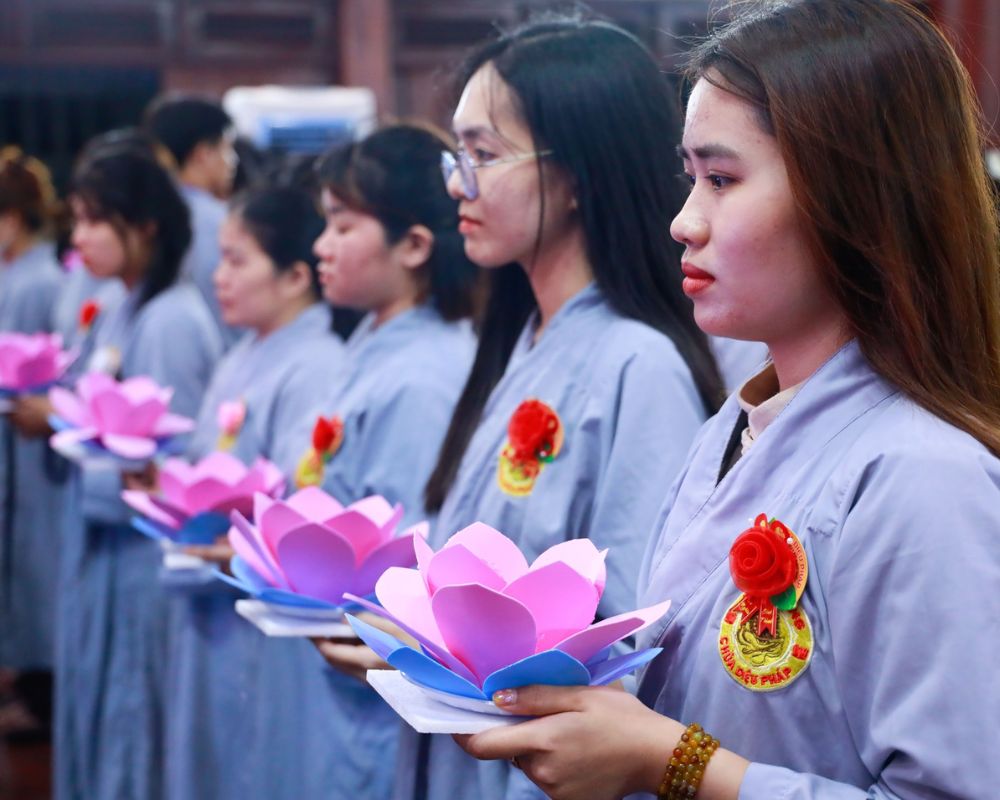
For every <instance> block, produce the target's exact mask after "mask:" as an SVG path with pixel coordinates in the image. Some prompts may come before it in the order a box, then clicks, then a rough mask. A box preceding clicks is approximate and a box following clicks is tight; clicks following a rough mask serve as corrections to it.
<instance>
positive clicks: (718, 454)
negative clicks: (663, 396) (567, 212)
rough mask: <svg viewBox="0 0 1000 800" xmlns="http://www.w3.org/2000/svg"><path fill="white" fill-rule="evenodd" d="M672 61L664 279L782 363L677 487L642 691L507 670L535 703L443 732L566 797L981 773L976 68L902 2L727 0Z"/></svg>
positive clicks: (956, 784) (983, 781)
mask: <svg viewBox="0 0 1000 800" xmlns="http://www.w3.org/2000/svg"><path fill="white" fill-rule="evenodd" d="M690 76H691V77H692V78H693V79H694V81H695V83H694V89H693V93H692V95H691V98H690V102H689V104H688V110H687V120H686V124H685V130H684V137H683V141H682V147H681V154H682V156H683V160H684V168H685V172H686V173H687V174H688V175H689V176H690V179H691V184H692V190H691V195H690V197H689V199H688V202H687V204H686V205H685V207H684V209H683V210H682V212H681V213H680V215H679V216H678V217H677V218H676V219H675V220H674V222H673V225H672V229H671V230H672V233H673V235H674V237H675V238H676V239H677V240H678V241H679V242H681V243H682V244H683V245H684V247H685V252H684V256H683V262H682V269H683V272H684V274H685V288H686V291H687V292H688V294H689V295H690V296H691V297H692V298H693V299H694V303H695V315H696V318H697V320H698V322H699V324H700V325H701V326H702V328H703V329H705V330H706V331H709V332H711V333H715V334H723V335H728V336H735V337H741V338H748V339H756V338H759V339H761V340H763V341H765V342H766V343H767V344H768V346H769V349H770V352H771V355H772V357H773V363H772V364H771V365H769V366H768V367H767V368H766V369H765V370H764V371H763V372H761V373H759V374H758V375H756V376H755V377H753V378H751V379H750V380H749V381H748V382H747V383H746V384H744V386H743V387H742V389H741V390H740V391H739V392H738V393H737V394H736V395H734V396H733V397H731V398H730V400H729V401H728V402H727V404H726V405H725V406H724V407H723V408H722V410H721V411H720V412H719V414H718V415H717V416H716V417H715V418H714V419H713V420H712V421H710V422H709V424H708V425H707V426H706V427H705V428H704V429H703V431H702V432H701V434H700V436H699V439H698V442H697V444H696V445H695V448H694V450H693V451H692V454H691V457H690V459H689V462H688V464H687V467H686V469H685V470H684V472H683V473H682V477H681V480H680V482H679V483H678V484H677V485H676V486H675V488H674V490H673V492H672V493H671V496H670V497H669V498H668V502H667V505H666V510H665V512H664V515H663V521H662V524H661V529H660V531H659V534H658V536H657V538H656V540H655V541H654V543H653V546H652V547H651V548H650V550H649V552H648V553H647V559H646V564H645V569H644V571H643V576H642V579H641V581H640V594H641V595H643V601H644V602H645V603H649V602H652V601H654V600H661V599H663V598H666V597H670V598H672V599H673V607H672V608H671V610H670V612H669V613H668V615H667V616H666V617H665V619H664V620H663V621H662V622H661V623H659V624H658V625H657V626H655V627H654V628H652V629H651V630H649V631H647V632H646V633H645V634H644V635H643V637H642V638H643V642H642V643H643V644H658V645H660V646H662V647H663V648H664V651H663V653H662V655H660V656H659V657H658V658H657V659H656V660H655V661H654V662H652V664H651V665H650V666H649V668H648V669H647V670H646V672H645V674H644V675H643V676H642V679H641V681H640V686H639V698H640V700H641V701H642V702H640V700H636V699H635V698H633V697H631V696H629V695H627V694H625V693H624V692H617V691H614V690H612V689H593V690H591V689H566V688H562V689H556V688H551V687H532V688H522V689H517V690H513V691H504V692H500V693H498V696H497V697H496V700H497V701H498V702H499V703H500V704H501V705H502V706H504V707H505V708H507V709H508V710H510V711H512V712H513V713H517V714H532V715H544V716H542V717H541V718H540V719H537V720H534V721H531V722H528V723H525V724H523V725H517V726H514V727H510V728H498V729H494V730H491V731H488V732H486V733H483V734H479V735H477V736H474V737H471V738H465V739H463V743H464V745H465V747H466V748H467V749H468V750H469V752H471V753H473V754H475V755H477V756H479V757H481V758H514V759H516V762H517V763H518V764H519V765H520V766H521V767H522V769H524V771H525V772H526V774H528V775H529V777H531V778H532V779H533V780H535V781H536V783H538V784H539V785H540V786H542V788H543V789H545V791H546V792H548V793H549V794H550V795H551V796H552V797H557V798H583V797H586V798H612V797H620V796H622V795H624V794H628V793H629V792H637V791H645V792H658V793H659V796H660V797H664V798H677V797H694V796H697V797H698V798H704V800H716V799H725V800H735V798H737V797H739V798H741V800H765V799H766V800H772V798H778V797H796V798H817V800H827V799H829V800H833V799H834V798H836V799H837V800H853V799H854V798H858V799H859V800H860V798H865V797H867V798H902V797H906V798H913V797H931V796H933V797H941V798H972V797H976V798H979V797H989V796H992V795H993V794H994V793H995V792H996V786H997V784H998V781H1000V762H998V760H997V758H996V753H997V751H998V749H1000V733H998V728H997V725H996V720H997V718H998V716H1000V694H998V693H997V691H996V687H995V682H996V661H995V641H996V639H997V635H998V633H1000V627H998V619H1000V547H998V546H997V539H998V531H1000V462H998V460H997V457H996V456H997V454H1000V313H998V300H1000V285H998V276H1000V264H998V253H1000V239H998V232H997V219H996V207H995V203H994V198H993V195H992V194H991V191H990V189H989V185H988V181H987V176H986V170H985V168H984V165H983V159H982V152H981V145H982V143H981V141H980V138H979V136H978V135H977V119H976V111H975V104H974V101H973V99H972V95H971V91H970V86H969V80H968V76H967V74H966V73H965V71H964V70H963V68H962V66H961V64H960V62H959V60H958V58H957V57H956V55H955V53H954V51H953V50H952V48H951V47H950V46H949V44H948V43H947V41H946V40H945V38H944V37H943V36H942V35H941V33H940V32H939V31H938V30H937V29H936V28H935V26H934V25H933V24H932V23H931V22H930V21H928V20H927V19H926V18H925V17H924V16H922V15H921V13H920V12H919V11H918V10H916V9H915V8H914V7H913V6H911V5H909V4H907V3H904V2H901V0H792V2H784V3H766V4H757V7H756V8H755V9H753V10H747V9H746V8H745V6H744V10H742V11H741V12H740V13H739V14H738V16H737V19H736V20H735V21H734V22H733V23H732V24H731V25H730V26H728V27H726V28H724V29H722V30H721V31H719V32H718V33H716V34H715V35H713V36H712V38H711V39H709V40H708V41H707V42H706V43H705V44H704V45H703V46H702V47H700V48H699V49H697V50H696V52H695V53H694V56H693V59H692V62H691V68H690ZM644 704H645V705H644ZM647 706H648V707H647ZM693 723H700V724H702V725H704V726H705V730H707V731H708V732H709V733H710V734H711V735H710V736H708V735H707V734H705V733H704V732H703V731H700V730H698V729H696V728H693V727H689V728H688V729H685V726H686V725H689V724H693ZM714 737H718V739H717V740H716V739H715V738H714ZM720 743H721V745H720ZM706 765H707V766H706Z"/></svg>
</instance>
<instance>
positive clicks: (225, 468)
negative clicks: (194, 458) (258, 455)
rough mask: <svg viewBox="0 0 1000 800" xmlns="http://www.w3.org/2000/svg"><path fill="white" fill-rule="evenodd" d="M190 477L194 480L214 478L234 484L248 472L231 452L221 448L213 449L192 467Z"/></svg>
mask: <svg viewBox="0 0 1000 800" xmlns="http://www.w3.org/2000/svg"><path fill="white" fill-rule="evenodd" d="M191 471H192V477H193V478H194V479H195V480H201V479H202V478H215V479H217V480H220V481H222V482H223V483H228V484H229V485H230V486H233V485H235V484H236V483H238V482H239V481H240V480H242V479H243V478H244V477H245V476H246V475H247V473H248V470H247V467H246V465H245V464H244V463H243V462H242V461H240V460H239V459H238V458H237V457H236V456H234V455H233V454H232V453H227V452H225V451H223V450H213V451H212V452H211V453H209V454H208V455H207V456H205V457H204V458H202V459H201V460H200V461H198V463H197V464H195V465H194V466H193V467H192V470H191Z"/></svg>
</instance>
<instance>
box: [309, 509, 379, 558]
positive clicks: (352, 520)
mask: <svg viewBox="0 0 1000 800" xmlns="http://www.w3.org/2000/svg"><path fill="white" fill-rule="evenodd" d="M323 524H324V526H325V527H327V528H330V529H331V530H334V531H336V532H337V533H338V534H340V535H341V536H343V537H344V540H345V541H348V542H350V543H351V548H352V550H353V553H354V559H355V566H360V565H361V564H362V563H363V562H364V560H365V559H366V558H368V554H369V553H371V552H372V550H374V549H375V548H376V547H378V546H379V545H380V544H382V542H383V541H384V537H383V535H382V529H381V528H379V526H378V525H376V524H375V523H374V522H372V521H371V520H370V519H368V517H366V516H365V515H364V514H362V513H361V512H359V511H355V510H353V509H350V508H348V509H345V510H344V511H342V512H341V513H340V514H337V515H336V516H335V517H333V518H332V519H329V520H327V521H326V522H325V523H323Z"/></svg>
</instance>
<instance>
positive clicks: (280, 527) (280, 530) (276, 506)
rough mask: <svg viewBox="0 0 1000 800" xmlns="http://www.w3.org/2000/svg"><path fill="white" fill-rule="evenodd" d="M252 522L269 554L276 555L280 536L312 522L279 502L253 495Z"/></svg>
mask: <svg viewBox="0 0 1000 800" xmlns="http://www.w3.org/2000/svg"><path fill="white" fill-rule="evenodd" d="M260 509H264V510H263V511H261V510H260ZM254 521H255V522H256V523H257V529H258V530H259V531H260V533H261V536H262V537H263V538H264V541H265V542H267V545H268V547H269V548H270V549H271V552H275V553H276V552H277V548H278V542H279V541H280V540H281V537H282V536H284V535H285V534H286V533H288V531H290V530H292V529H294V528H300V527H302V526H303V525H305V524H306V523H307V522H312V521H314V520H310V519H309V518H308V517H306V516H305V515H303V514H301V513H300V512H298V511H296V510H295V509H294V508H291V507H290V506H289V505H287V504H286V503H284V502H283V501H281V500H271V499H270V498H268V497H266V496H264V495H261V494H256V495H254Z"/></svg>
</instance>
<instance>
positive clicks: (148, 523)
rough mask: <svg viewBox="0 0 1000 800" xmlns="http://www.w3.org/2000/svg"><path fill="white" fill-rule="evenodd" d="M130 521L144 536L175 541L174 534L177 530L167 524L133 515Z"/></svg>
mask: <svg viewBox="0 0 1000 800" xmlns="http://www.w3.org/2000/svg"><path fill="white" fill-rule="evenodd" d="M130 523H131V525H132V527H133V528H135V529H136V530H137V531H139V533H141V534H142V535H143V536H148V537H149V538H150V539H155V540H156V541H158V542H160V541H163V540H164V539H166V540H167V541H173V538H174V534H175V533H176V531H174V530H173V529H171V528H168V527H167V526H166V525H160V524H158V523H156V522H153V520H151V519H146V518H145V517H132V519H131V520H130Z"/></svg>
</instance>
